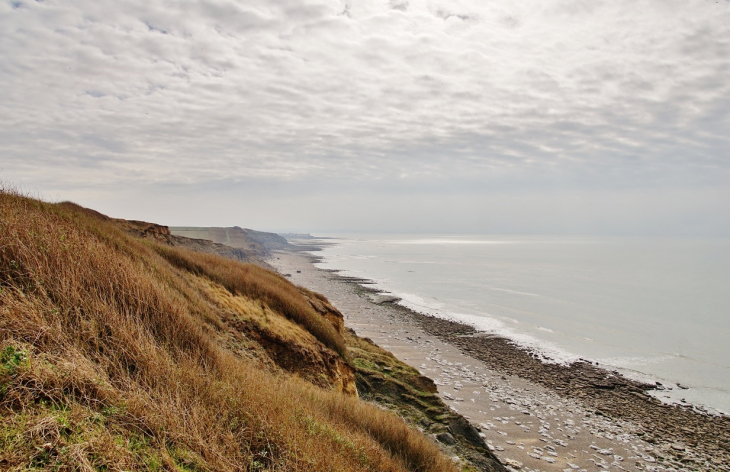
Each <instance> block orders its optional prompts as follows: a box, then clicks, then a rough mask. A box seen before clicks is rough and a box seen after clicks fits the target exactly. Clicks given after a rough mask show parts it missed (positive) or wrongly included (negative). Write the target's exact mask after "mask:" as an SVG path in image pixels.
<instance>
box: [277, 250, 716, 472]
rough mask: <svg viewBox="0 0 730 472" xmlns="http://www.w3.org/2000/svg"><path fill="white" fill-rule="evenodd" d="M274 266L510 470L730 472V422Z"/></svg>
mask: <svg viewBox="0 0 730 472" xmlns="http://www.w3.org/2000/svg"><path fill="white" fill-rule="evenodd" d="M306 249H307V250H312V249H315V246H312V245H307V247H306ZM270 262H271V264H272V265H273V266H274V267H276V268H277V269H278V270H279V271H280V272H281V273H283V274H288V276H289V277H290V278H291V280H292V281H293V282H294V283H296V284H299V285H302V286H305V287H307V288H309V289H312V290H315V291H317V292H320V293H322V294H324V295H326V296H327V297H328V298H329V299H330V301H331V302H332V303H333V304H334V305H335V306H336V307H337V308H338V309H340V311H342V312H343V314H344V316H345V323H346V326H348V327H350V328H352V329H354V331H355V332H357V334H358V335H359V336H361V337H367V338H370V339H372V340H373V341H374V342H375V343H377V344H378V345H379V346H381V347H383V348H384V349H386V350H388V351H390V352H392V353H393V354H394V355H395V356H396V357H398V358H399V359H401V360H403V361H404V362H406V363H408V364H410V365H412V366H414V367H416V368H417V369H418V370H419V371H420V372H421V373H422V374H423V375H425V376H427V377H430V378H431V379H433V380H434V383H435V384H436V385H437V386H438V391H439V395H440V396H441V398H442V399H443V400H444V401H445V402H446V403H447V404H448V405H449V406H450V407H451V408H452V409H453V410H455V411H458V412H459V413H461V414H463V415H464V416H466V417H467V418H468V419H469V420H470V421H471V422H472V424H474V425H475V426H477V428H478V429H479V430H480V434H481V436H482V437H483V438H484V439H485V440H486V442H487V444H488V445H489V447H490V449H492V450H493V451H494V452H495V454H496V455H497V457H499V458H500V460H501V461H502V462H503V463H504V464H505V465H507V466H508V467H511V468H512V469H515V470H518V469H520V470H526V471H528V472H529V471H539V470H544V471H558V470H559V471H568V470H571V471H572V470H578V471H585V472H589V471H594V470H617V471H618V470H634V471H641V470H644V471H657V472H659V471H672V470H674V471H697V470H707V471H716V470H722V471H730V465H728V464H730V419H728V418H727V417H720V416H713V415H709V414H707V413H704V412H702V411H697V410H695V409H694V408H692V407H691V406H689V405H685V406H682V405H666V404H663V403H661V402H660V401H659V400H657V399H656V398H654V397H653V396H651V395H649V394H647V393H646V392H647V391H649V390H650V389H653V388H657V385H649V384H643V383H640V382H636V381H633V380H630V379H627V378H625V377H623V376H621V375H620V374H618V373H617V372H612V371H609V370H605V369H603V368H601V367H600V366H596V365H593V364H591V363H589V362H577V363H573V364H571V365H560V364H555V363H550V362H549V361H548V362H545V361H546V360H545V359H541V357H540V356H539V355H538V354H536V353H533V352H530V351H528V350H524V349H522V348H520V347H519V346H517V345H515V344H514V343H513V342H511V341H510V340H508V339H505V338H502V337H498V336H494V335H490V334H489V333H484V332H479V331H477V330H476V329H475V328H473V327H471V326H468V325H464V324H460V323H456V322H453V321H449V320H444V319H440V318H435V317H432V316H428V315H424V314H421V313H417V312H414V311H412V310H409V309H407V308H405V307H402V306H400V305H398V304H397V299H396V298H395V297H392V296H390V295H389V294H384V293H380V292H378V291H376V290H373V289H372V288H371V286H370V285H371V284H369V283H368V281H364V280H359V279H353V278H347V277H341V276H339V275H337V273H335V272H331V271H325V270H321V269H318V268H316V267H315V266H314V265H313V262H316V257H313V256H312V255H311V254H310V253H307V252H302V251H296V250H294V251H282V252H278V253H276V254H275V257H274V258H272V260H271V261H270ZM434 439H435V440H438V441H442V442H443V441H444V440H448V439H447V438H446V439H444V438H438V437H435V438H434Z"/></svg>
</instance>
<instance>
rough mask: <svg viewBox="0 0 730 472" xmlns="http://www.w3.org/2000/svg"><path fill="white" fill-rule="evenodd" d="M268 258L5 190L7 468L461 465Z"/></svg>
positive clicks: (2, 344)
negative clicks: (391, 399) (172, 240)
mask: <svg viewBox="0 0 730 472" xmlns="http://www.w3.org/2000/svg"><path fill="white" fill-rule="evenodd" d="M343 334H344V333H343V326H342V318H341V315H339V313H338V312H337V311H336V310H334V309H333V308H332V307H331V306H330V305H329V303H328V302H327V301H326V299H324V298H323V297H321V296H319V295H316V294H313V293H311V292H307V291H306V290H302V289H299V288H297V287H295V286H293V285H292V284H291V283H289V282H288V281H287V280H286V279H284V278H283V277H280V276H279V275H277V274H275V273H273V272H269V271H267V270H265V269H263V268H261V267H258V266H255V265H251V264H243V263H240V262H237V261H232V260H229V259H224V258H221V257H218V256H215V255H211V254H202V253H197V252H192V251H188V250H186V249H182V248H179V247H174V246H170V245H166V244H164V243H163V242H159V241H157V240H155V239H153V238H147V239H144V238H138V237H134V236H131V235H129V234H128V233H127V232H125V231H124V230H123V228H120V227H119V225H117V224H116V223H115V222H114V221H113V220H109V219H106V218H103V217H102V216H101V215H99V214H96V213H95V212H90V211H85V210H83V209H81V208H79V207H77V206H74V205H64V204H49V203H45V202H41V201H38V200H34V199H30V198H26V197H24V196H22V195H18V194H17V193H15V192H13V191H7V190H4V191H1V192H0V470H11V471H13V470H18V471H20V470H84V471H86V470H99V471H102V470H103V471H112V470H177V471H205V470H211V471H213V470H214V471H229V470H230V471H235V470H286V471H347V470H369V471H406V470H411V471H451V470H457V469H456V466H455V465H454V463H453V462H452V461H451V460H450V459H449V458H447V457H445V456H444V455H443V454H442V453H441V452H440V450H439V448H438V447H437V446H436V445H435V444H434V443H433V441H432V440H431V439H429V438H427V437H425V436H423V435H422V434H421V433H419V432H418V431H417V430H415V429H413V428H410V427H408V426H407V425H406V424H405V423H404V422H403V421H402V420H401V419H400V418H399V417H397V416H396V415H394V414H392V413H390V412H388V411H385V410H384V409H382V408H379V407H377V406H374V405H372V404H369V403H366V402H364V401H362V400H360V399H358V397H357V394H356V390H355V367H354V362H353V361H352V360H350V359H349V354H348V349H347V346H346V343H345V339H344V337H343Z"/></svg>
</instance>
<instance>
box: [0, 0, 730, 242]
mask: <svg viewBox="0 0 730 472" xmlns="http://www.w3.org/2000/svg"><path fill="white" fill-rule="evenodd" d="M729 78H730V1H728V0H719V1H718V0H711V1H710V0H681V1H680V0H612V1H603V0H515V1H505V0H502V1H493V0H449V1H445V0H371V1H367V0H360V1H354V0H246V1H234V0H206V1H193V0H185V1H175V0H164V1H163V0H144V1H139V0H125V1H123V2H120V1H104V0H75V1H73V2H67V1H62V0H10V1H9V0H0V181H4V182H5V185H13V186H18V187H20V188H21V189H23V190H24V191H25V192H27V193H29V194H30V195H33V196H37V197H40V198H43V199H45V200H48V201H63V200H71V201H75V202H77V203H79V204H82V205H84V206H87V207H91V208H94V209H96V210H99V211H101V212H103V213H106V214H108V215H110V216H114V217H120V218H129V219H141V220H146V221H154V222H157V223H160V224H166V225H171V226H185V225H187V226H233V225H238V226H243V227H249V228H255V229H261V230H269V231H302V232H313V233H318V232H319V233H327V232H346V231H352V232H407V233H415V232H428V233H569V234H626V235H678V236H685V235H694V236H722V237H727V236H730V79H729Z"/></svg>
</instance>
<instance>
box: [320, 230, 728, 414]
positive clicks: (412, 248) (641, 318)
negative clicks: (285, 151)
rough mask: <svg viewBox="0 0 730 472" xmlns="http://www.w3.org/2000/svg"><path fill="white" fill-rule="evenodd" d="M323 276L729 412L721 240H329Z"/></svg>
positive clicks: (671, 397)
mask: <svg viewBox="0 0 730 472" xmlns="http://www.w3.org/2000/svg"><path fill="white" fill-rule="evenodd" d="M321 236H326V237H327V239H322V240H320V242H321V243H323V249H322V250H321V251H317V252H316V253H315V254H316V255H317V256H319V257H321V258H322V260H321V262H319V263H318V264H317V266H318V267H320V268H323V269H330V270H338V271H340V274H341V275H345V276H352V277H360V278H363V279H369V280H370V281H372V282H374V285H370V286H371V287H372V286H374V287H376V288H378V289H380V290H382V291H384V292H388V293H390V294H393V295H394V296H397V297H399V298H400V299H401V301H400V302H399V303H401V304H402V305H404V306H406V307H409V308H411V309H413V310H416V311H419V312H422V313H428V314H431V315H435V316H439V317H443V318H449V319H454V320H457V321H461V322H464V323H468V324H470V325H473V326H475V327H476V328H478V329H480V330H483V331H487V332H492V333H495V334H499V335H502V336H505V337H508V338H510V339H512V340H514V341H515V342H516V343H518V344H520V345H522V346H524V347H525V348H526V349H530V350H533V351H535V352H538V353H540V354H541V355H542V356H543V357H544V358H545V361H546V362H560V363H569V362H572V361H574V360H577V359H581V358H582V359H585V360H589V361H591V362H597V363H599V365H602V366H604V367H606V368H607V369H611V370H619V371H620V372H621V373H622V374H623V375H625V376H627V377H630V378H634V379H637V380H642V381H646V382H659V383H661V384H662V386H663V388H664V389H663V390H657V391H655V392H654V393H653V394H654V395H655V396H657V397H658V398H659V399H661V400H663V401H665V402H668V403H678V402H686V403H688V404H691V405H694V406H696V407H698V408H700V409H705V410H707V411H708V412H711V413H725V414H730V239H695V238H684V239H680V238H677V239H671V238H666V239H658V238H619V237H568V236H522V235H465V234H450V235H442V234H439V235H423V234H418V235H408V234H398V235H393V234H329V235H321Z"/></svg>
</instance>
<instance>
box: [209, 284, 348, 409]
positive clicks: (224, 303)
mask: <svg viewBox="0 0 730 472" xmlns="http://www.w3.org/2000/svg"><path fill="white" fill-rule="evenodd" d="M198 283H200V284H201V285H202V286H203V287H204V289H205V290H206V292H207V293H208V294H209V296H210V299H211V301H213V302H214V303H216V304H217V305H219V306H221V307H223V308H224V309H225V311H224V313H225V314H224V316H223V317H222V320H221V321H223V323H224V324H225V325H226V327H227V330H226V331H225V332H223V333H221V336H220V340H221V342H222V343H224V344H226V346H227V347H229V348H232V349H233V350H236V349H235V348H236V346H245V349H246V352H245V353H243V355H246V356H250V355H251V353H252V352H258V354H257V357H258V358H259V359H260V360H262V361H263V363H264V364H265V365H267V366H268V367H269V368H272V366H273V368H275V369H281V370H284V371H286V372H289V373H292V374H295V375H297V376H299V377H301V378H303V379H305V380H307V381H309V382H311V383H313V384H315V385H317V386H320V387H323V388H328V389H334V390H336V391H338V392H342V393H343V394H346V395H351V396H357V387H356V379H355V369H354V368H353V367H352V366H350V365H349V363H348V362H347V360H345V359H343V358H342V357H341V356H340V355H339V354H338V353H336V352H335V351H333V350H332V349H329V348H328V347H326V346H325V345H324V344H322V343H321V342H320V341H319V340H317V338H315V337H314V336H313V335H312V334H311V333H310V332H308V331H307V330H305V329H304V328H302V327H301V326H300V325H298V324H296V323H294V322H292V321H290V320H288V319H286V318H285V317H283V316H281V315H280V314H278V313H276V312H275V311H273V310H271V309H270V308H268V307H267V306H266V305H264V304H262V303H261V302H259V301H257V300H252V299H249V298H247V297H243V296H239V295H234V294H232V293H231V292H229V291H228V290H226V289H225V288H224V287H223V286H221V285H218V284H216V283H214V282H211V281H208V280H204V279H200V280H199V281H198ZM303 294H304V295H305V297H306V298H307V300H308V301H309V302H310V304H312V306H313V307H314V308H315V310H317V312H318V313H319V314H320V315H321V316H322V317H323V318H324V319H325V320H327V321H328V322H330V323H331V324H332V326H334V327H335V329H337V331H338V332H339V333H340V334H344V331H343V329H344V328H343V326H344V322H343V317H342V314H341V313H340V312H339V311H338V310H337V309H336V308H334V307H333V306H332V305H331V304H330V303H329V302H328V301H327V299H326V298H324V297H322V296H321V295H316V294H313V293H312V292H309V291H304V292H303ZM239 351H240V349H239Z"/></svg>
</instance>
